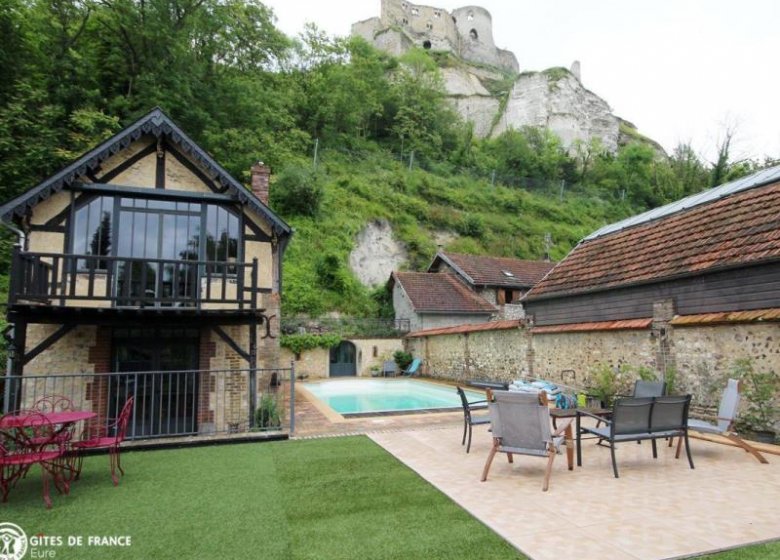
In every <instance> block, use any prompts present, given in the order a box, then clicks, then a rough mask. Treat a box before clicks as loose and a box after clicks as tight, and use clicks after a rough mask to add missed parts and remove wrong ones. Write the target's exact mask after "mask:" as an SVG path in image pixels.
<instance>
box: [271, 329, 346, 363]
mask: <svg viewBox="0 0 780 560" xmlns="http://www.w3.org/2000/svg"><path fill="white" fill-rule="evenodd" d="M340 342H341V337H340V336H339V335H337V334H310V333H303V334H283V335H282V336H281V338H280V339H279V344H280V345H281V347H282V348H287V349H288V350H290V351H291V352H292V353H294V354H295V358H296V359H298V358H300V355H301V352H303V351H304V350H313V349H314V348H325V349H329V348H332V347H334V346H336V345H337V344H339V343H340Z"/></svg>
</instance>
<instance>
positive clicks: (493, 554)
mask: <svg viewBox="0 0 780 560" xmlns="http://www.w3.org/2000/svg"><path fill="white" fill-rule="evenodd" d="M122 464H123V466H124V467H125V472H126V473H127V475H126V476H125V478H124V479H123V480H122V481H121V482H120V485H119V486H118V487H116V488H115V487H114V486H113V485H112V484H111V479H110V476H109V470H108V458H107V457H106V456H97V457H89V458H87V459H86V461H85V463H84V471H83V473H82V477H81V480H80V481H78V482H76V483H74V485H73V487H72V489H71V494H70V495H69V496H60V495H58V494H57V493H56V492H55V491H53V494H52V499H53V502H54V505H53V508H52V509H51V510H46V509H45V507H44V505H43V501H42V499H41V494H40V492H41V485H40V477H39V475H38V468H37V467H36V468H35V471H33V472H31V473H30V475H29V476H28V477H27V478H26V479H25V480H22V481H20V482H19V484H18V485H17V487H16V488H14V489H12V490H11V494H10V496H9V500H8V503H6V504H2V505H1V506H0V508H2V509H1V510H0V511H2V514H0V521H5V522H11V523H15V524H17V525H19V526H21V527H22V529H23V530H24V531H25V532H26V533H27V535H28V537H30V536H33V535H40V534H43V535H47V536H54V537H57V536H59V537H61V538H62V541H63V543H64V544H63V546H58V547H54V548H53V550H55V552H56V558H58V559H68V558H78V559H81V558H112V559H113V558H116V559H121V558H144V559H165V558H176V559H180V558H208V559H214V558H225V559H228V558H263V559H265V558H268V559H274V560H276V559H280V560H281V559H286V558H289V559H306V558H312V559H327V558H339V559H344V558H356V559H382V558H403V559H409V558H421V559H423V558H424V559H437V558H441V559H447V560H451V559H456V558H479V559H483V558H485V559H489V558H501V559H503V558H522V555H520V554H519V553H518V552H517V551H516V550H515V549H514V548H512V547H511V546H510V545H509V544H507V543H506V542H505V541H504V540H502V539H501V538H499V537H498V536H497V535H496V534H495V533H493V532H492V531H490V530H489V529H487V528H486V527H485V526H484V525H482V524H481V523H480V522H479V521H477V520H476V519H474V518H473V517H471V516H470V515H469V514H468V513H466V512H465V511H464V510H463V509H461V508H460V507H459V506H457V505H456V504H455V503H453V502H452V501H451V500H450V499H449V498H447V497H446V496H444V495H443V494H442V493H441V492H439V491H438V490H436V489H435V488H434V487H432V486H431V485H429V484H428V483H426V482H425V481H424V480H422V479H421V478H420V477H419V476H417V474H416V473H414V472H413V471H411V470H410V469H408V468H406V467H405V466H404V465H402V464H401V463H400V462H399V461H397V460H396V459H395V458H393V457H392V456H391V455H390V454H388V453H387V452H386V451H384V450H383V449H382V448H381V447H379V446H378V445H376V444H375V443H373V442H372V441H371V440H370V439H368V438H366V437H344V438H328V439H318V440H308V441H285V442H274V443H250V444H241V445H227V446H212V447H200V448H189V449H177V450H164V451H148V452H133V453H124V454H123V455H122ZM91 535H96V536H101V537H102V536H113V535H130V537H131V539H132V544H131V546H130V547H126V548H112V549H108V548H105V547H94V546H93V547H89V546H82V547H78V548H77V547H68V546H67V538H68V536H82V537H83V539H84V541H85V542H86V541H87V539H88V537H89V536H91ZM38 548H39V549H46V548H50V547H38ZM30 557H31V552H29V551H28V553H27V556H26V557H25V558H30ZM39 557H40V556H39Z"/></svg>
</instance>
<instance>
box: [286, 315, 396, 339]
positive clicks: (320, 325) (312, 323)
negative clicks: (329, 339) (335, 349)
mask: <svg viewBox="0 0 780 560" xmlns="http://www.w3.org/2000/svg"><path fill="white" fill-rule="evenodd" d="M281 330H282V333H284V334H297V333H311V334H325V333H329V334H330V333H332V334H338V335H340V336H342V337H350V336H352V337H377V338H382V337H396V336H399V335H403V334H406V333H408V332H409V319H373V318H353V317H341V318H320V319H301V318H291V319H282V324H281Z"/></svg>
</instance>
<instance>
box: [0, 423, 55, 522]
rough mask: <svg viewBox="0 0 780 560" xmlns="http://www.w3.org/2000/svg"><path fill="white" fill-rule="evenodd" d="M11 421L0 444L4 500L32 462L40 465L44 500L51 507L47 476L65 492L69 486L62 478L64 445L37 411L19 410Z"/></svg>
mask: <svg viewBox="0 0 780 560" xmlns="http://www.w3.org/2000/svg"><path fill="white" fill-rule="evenodd" d="M9 417H12V418H14V419H18V420H14V422H13V423H10V422H9V423H7V424H6V425H5V426H4V433H5V435H6V439H5V441H4V442H3V444H0V492H2V499H3V501H4V502H5V501H6V500H7V499H8V492H9V490H10V489H11V488H12V487H13V486H14V485H15V484H16V482H17V481H18V480H19V479H20V478H24V476H25V475H26V474H27V471H29V470H30V468H31V467H32V466H33V465H35V464H39V465H40V466H41V480H42V482H43V502H44V503H45V504H46V507H47V508H51V496H50V495H49V478H50V477H51V478H53V479H54V485H55V487H56V488H57V490H59V491H61V492H64V493H65V494H67V493H68V491H69V489H70V487H69V485H68V482H67V481H66V480H65V479H64V478H63V476H62V473H63V467H64V463H65V459H64V457H65V446H64V445H63V444H62V443H61V442H59V441H57V438H56V435H55V434H56V431H55V429H54V427H53V426H52V424H51V422H50V421H49V420H48V419H47V418H46V416H44V415H43V414H41V413H40V412H36V411H20V412H16V413H14V414H12V415H9Z"/></svg>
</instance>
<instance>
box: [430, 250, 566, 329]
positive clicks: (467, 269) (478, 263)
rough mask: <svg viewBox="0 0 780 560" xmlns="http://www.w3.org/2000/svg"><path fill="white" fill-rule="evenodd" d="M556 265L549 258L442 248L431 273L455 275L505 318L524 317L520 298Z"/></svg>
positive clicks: (431, 267) (433, 263) (434, 260)
mask: <svg viewBox="0 0 780 560" xmlns="http://www.w3.org/2000/svg"><path fill="white" fill-rule="evenodd" d="M553 266H554V263H552V262H549V261H531V260H522V259H512V258H506V257H489V256H483V255H462V254H458V253H449V252H444V251H439V252H438V253H437V254H436V256H435V257H434V259H433V262H432V263H431V264H430V266H429V267H428V272H434V273H438V272H446V273H450V274H453V275H454V276H455V277H456V278H457V279H458V280H460V281H461V282H463V283H464V284H465V285H466V286H468V288H469V289H470V290H472V291H473V292H474V293H475V294H477V295H478V296H480V297H481V298H482V299H484V300H485V301H487V302H488V303H490V304H492V305H495V306H496V307H497V308H498V316H499V317H500V318H501V319H522V318H523V317H524V316H525V312H524V309H523V305H522V303H521V301H520V299H521V298H522V297H523V296H524V295H525V294H526V293H527V292H528V290H530V289H531V288H532V287H533V286H535V285H536V284H537V283H538V282H539V281H540V280H541V279H542V278H544V276H545V274H547V273H548V272H549V271H550V270H551V269H552V268H553Z"/></svg>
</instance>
